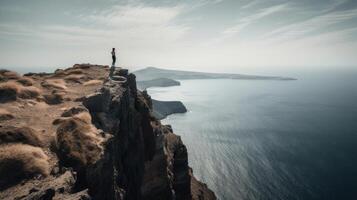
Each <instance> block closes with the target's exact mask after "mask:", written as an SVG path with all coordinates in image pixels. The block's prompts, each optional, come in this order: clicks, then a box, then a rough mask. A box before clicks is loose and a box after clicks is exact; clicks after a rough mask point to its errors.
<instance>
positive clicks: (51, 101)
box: [0, 64, 216, 200]
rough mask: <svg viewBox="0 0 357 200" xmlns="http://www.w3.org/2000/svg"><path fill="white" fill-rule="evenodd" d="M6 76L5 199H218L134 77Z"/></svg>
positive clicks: (0, 158) (1, 126)
mask: <svg viewBox="0 0 357 200" xmlns="http://www.w3.org/2000/svg"><path fill="white" fill-rule="evenodd" d="M108 74H109V68H108V66H99V65H89V64H82V65H74V66H73V67H72V68H68V69H66V70H57V71H56V72H55V73H49V74H47V73H46V74H45V73H42V74H26V75H24V76H21V75H18V74H17V73H15V72H11V71H7V70H2V71H0V82H1V83H0V199H32V200H37V199H38V200H39V199H45V200H50V199H70V200H77V199H78V200H79V199H82V200H83V199H98V200H107V199H108V200H111V199H113V200H119V199H128V200H131V199H133V200H136V199H138V200H139V199H144V200H145V199H158V200H160V199H162V200H166V199H178V200H181V199H182V200H186V199H197V200H198V199H199V200H202V199H216V197H215V195H214V193H213V192H212V191H211V190H209V189H208V188H207V186H206V185H205V184H203V183H200V182H199V181H197V180H196V179H195V178H194V176H193V174H192V170H191V169H190V167H189V165H188V159H187V150H186V147H185V145H184V144H183V143H182V141H181V139H180V137H179V136H177V135H175V134H174V133H173V130H172V128H171V127H170V126H169V125H162V124H161V123H160V121H159V120H157V119H156V118H155V117H153V115H152V101H151V98H150V96H149V95H148V94H147V93H142V92H141V91H139V90H137V87H136V80H135V75H133V74H130V73H128V71H127V70H125V69H115V71H114V72H113V77H112V78H108Z"/></svg>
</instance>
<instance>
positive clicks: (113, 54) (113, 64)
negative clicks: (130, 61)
mask: <svg viewBox="0 0 357 200" xmlns="http://www.w3.org/2000/svg"><path fill="white" fill-rule="evenodd" d="M112 60H113V62H112V66H113V67H114V66H115V61H116V60H117V57H116V56H115V48H113V50H112Z"/></svg>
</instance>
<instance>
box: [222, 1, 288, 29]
mask: <svg viewBox="0 0 357 200" xmlns="http://www.w3.org/2000/svg"><path fill="white" fill-rule="evenodd" d="M287 6H288V4H280V5H275V6H271V7H268V8H263V9H261V10H260V11H259V12H257V13H254V14H252V15H249V16H246V17H244V18H242V19H240V20H239V21H238V23H237V24H236V25H235V26H233V27H230V28H228V29H226V30H224V31H223V33H224V34H225V35H227V36H232V35H234V34H237V33H239V32H240V31H242V30H243V29H244V28H245V27H247V26H248V25H250V24H253V23H256V22H257V21H259V20H260V19H263V18H264V17H267V16H269V15H272V14H274V13H278V12H280V11H282V10H284V9H286V8H287Z"/></svg>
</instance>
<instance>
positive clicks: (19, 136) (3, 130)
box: [0, 126, 43, 147]
mask: <svg viewBox="0 0 357 200" xmlns="http://www.w3.org/2000/svg"><path fill="white" fill-rule="evenodd" d="M8 143H22V144H29V145H32V146H39V147H40V146H42V145H43V144H42V139H41V136H40V135H39V133H38V132H37V131H35V130H34V129H32V128H30V127H26V126H24V127H20V128H19V127H14V126H1V127H0V145H2V144H8Z"/></svg>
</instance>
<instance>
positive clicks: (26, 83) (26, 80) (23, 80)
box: [17, 77, 35, 86]
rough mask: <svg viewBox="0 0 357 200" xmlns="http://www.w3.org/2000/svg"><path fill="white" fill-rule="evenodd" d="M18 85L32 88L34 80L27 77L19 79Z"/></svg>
mask: <svg viewBox="0 0 357 200" xmlns="http://www.w3.org/2000/svg"><path fill="white" fill-rule="evenodd" d="M17 82H18V83H21V84H22V85H24V86H32V85H33V84H34V82H35V81H34V80H33V79H32V78H29V77H21V78H20V79H18V80H17Z"/></svg>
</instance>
